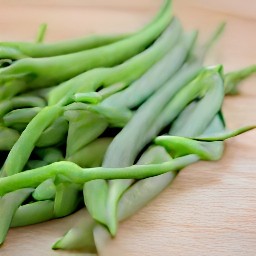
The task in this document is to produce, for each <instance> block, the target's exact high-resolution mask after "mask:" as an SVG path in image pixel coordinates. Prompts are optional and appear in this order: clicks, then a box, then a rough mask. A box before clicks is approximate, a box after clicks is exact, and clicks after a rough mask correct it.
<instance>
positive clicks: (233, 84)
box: [225, 65, 256, 94]
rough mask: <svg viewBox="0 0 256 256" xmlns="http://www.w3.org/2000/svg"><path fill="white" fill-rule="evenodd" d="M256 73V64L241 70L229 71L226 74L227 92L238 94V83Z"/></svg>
mask: <svg viewBox="0 0 256 256" xmlns="http://www.w3.org/2000/svg"><path fill="white" fill-rule="evenodd" d="M253 74H256V65H251V66H249V67H246V68H243V69H241V70H237V71H233V72H229V73H227V74H226V75H225V93H226V94H237V93H238V90H237V87H238V85H239V84H240V83H241V82H242V81H243V80H245V79H246V78H248V77H250V76H251V75H253Z"/></svg>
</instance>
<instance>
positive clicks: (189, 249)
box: [0, 0, 256, 256]
mask: <svg viewBox="0 0 256 256" xmlns="http://www.w3.org/2000/svg"><path fill="white" fill-rule="evenodd" d="M160 4H161V1H153V0H141V1H135V0H130V1H118V0H107V1H103V0H97V1H93V0H85V1H82V0H76V1H71V0H63V1H60V0H59V1H50V0H47V1H36V2H35V1H32V0H26V1H25V0H23V1H18V0H10V1H9V0H8V1H7V0H0V40H33V38H34V35H35V33H36V29H37V26H38V25H39V24H40V23H41V22H48V23H49V33H48V35H47V38H48V40H49V41H53V40H57V39H62V38H69V37H74V36H79V35H83V34H86V33H92V32H93V33H95V32H96V33H98V32H104V33H109V32H125V31H133V30H135V29H136V28H139V27H140V26H142V25H143V24H145V23H146V22H147V21H148V20H149V19H150V18H151V17H152V16H153V14H154V12H155V11H156V8H158V7H159V5H160ZM255 9H256V8H255V2H254V1H251V0H243V1H242V0H241V1H240V0H236V1H232V0H226V1H221V0H215V1H207V0H192V1H189V0H180V1H176V2H175V13H176V14H177V15H178V16H179V17H180V19H181V20H182V22H183V24H184V26H185V27H186V28H187V29H193V28H199V29H200V31H201V34H202V35H203V36H202V40H203V39H205V38H206V37H207V35H209V34H210V32H211V31H212V30H213V29H214V27H215V26H216V25H217V24H218V23H219V22H220V21H222V20H226V21H227V23H228V27H227V31H226V33H225V36H224V37H223V39H222V40H221V42H220V43H219V45H218V46H217V47H216V48H215V51H214V53H213V54H211V56H210V57H209V58H208V60H207V63H208V64H213V63H222V64H224V66H225V69H226V70H232V69H235V68H240V67H243V66H246V65H249V64H253V63H254V64H255V62H256V61H255V60H256V50H255V46H256V32H255V31H256V29H255V28H256V14H255ZM241 88H242V89H241V95H239V96H236V97H227V98H226V99H225V104H224V112H225V115H226V119H227V123H228V125H229V127H231V128H235V127H239V126H241V125H246V124H255V123H256V104H255V101H256V79H255V77H254V78H252V79H250V80H248V81H247V82H245V83H244V84H243V86H242V87H241ZM255 135H256V132H255V131H252V132H249V133H247V134H244V135H241V136H239V137H237V138H234V139H232V140H230V141H228V142H227V143H226V150H225V154H224V157H223V159H222V160H221V161H219V162H214V163H208V162H200V163H197V164H195V165H193V166H191V167H189V168H186V169H185V170H184V171H183V172H181V173H180V175H179V176H178V177H177V179H176V180H175V181H174V182H173V184H172V185H171V186H170V187H169V188H168V189H166V190H165V191H164V192H163V193H162V194H161V195H160V196H159V197H158V198H157V199H156V200H154V201H153V202H152V203H150V204H149V205H148V206H147V207H145V208H144V209H143V210H141V211H140V212H139V213H138V214H136V215H134V216H133V217H132V218H130V219H129V220H127V221H125V222H124V223H122V224H121V225H120V229H119V233H118V236H117V237H116V238H115V239H114V240H113V241H111V242H110V243H109V244H108V245H107V247H106V250H105V251H104V253H102V255H103V256H106V255H111V256H115V255H121V256H126V255H127V256H128V255H129V256H137V255H144V256H151V255H155V256H156V255H157V256H165V255H166V256H168V255H175V256H179V255H180V256H196V255H200V256H203V255H210V256H215V255H216V256H217V255H218V256H219V255H224V256H229V255H233V256H243V255H244V256H254V255H255V254H256V243H255V240H256V214H255V209H256V189H255V188H256V168H255V166H256V158H255V155H256V145H255ZM80 214H85V213H84V212H78V213H76V214H74V215H72V216H69V217H67V218H64V219H59V220H54V221H50V222H47V223H43V224H39V225H34V226H30V227H25V228H16V229H12V230H10V232H9V234H8V238H7V240H6V243H5V244H4V246H3V247H2V248H1V249H0V255H1V256H30V255H31V256H32V255H37V256H48V255H71V254H66V253H64V252H54V251H51V249H50V247H51V244H52V243H53V242H54V241H55V240H56V238H57V237H59V236H61V235H62V234H63V233H64V232H65V231H66V230H68V228H69V227H71V226H72V224H73V223H74V222H75V220H76V219H77V218H79V215H80ZM72 255H80V254H77V253H76V254H72ZM81 255H82V254H81Z"/></svg>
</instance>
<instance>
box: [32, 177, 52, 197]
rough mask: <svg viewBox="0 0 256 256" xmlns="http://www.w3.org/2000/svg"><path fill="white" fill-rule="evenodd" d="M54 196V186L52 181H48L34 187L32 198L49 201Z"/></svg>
mask: <svg viewBox="0 0 256 256" xmlns="http://www.w3.org/2000/svg"><path fill="white" fill-rule="evenodd" d="M55 195H56V186H55V184H54V180H53V179H48V180H45V181H44V182H42V183H41V184H40V185H39V186H37V187H36V189H35V191H34V192H33V194H32V196H33V198H34V199H35V200H37V201H41V200H51V199H54V198H55Z"/></svg>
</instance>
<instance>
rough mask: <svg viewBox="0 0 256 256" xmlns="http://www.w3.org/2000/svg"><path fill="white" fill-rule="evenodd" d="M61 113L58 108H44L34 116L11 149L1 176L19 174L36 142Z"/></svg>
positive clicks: (61, 110) (61, 109) (60, 109)
mask: <svg viewBox="0 0 256 256" xmlns="http://www.w3.org/2000/svg"><path fill="white" fill-rule="evenodd" d="M62 112H63V108H61V107H59V106H52V107H46V108H44V109H43V110H42V111H40V112H39V114H38V115H36V116H35V117H34V118H33V119H32V121H31V122H30V123H29V124H28V125H27V127H26V129H25V130H24V131H23V133H22V136H20V137H19V139H18V140H17V142H16V143H15V145H14V146H13V147H12V149H11V151H10V153H9V155H8V157H7V159H6V161H5V164H4V167H3V171H2V173H1V174H2V176H6V175H12V174H15V173H18V172H20V171H21V170H22V169H23V167H24V166H25V164H26V162H27V160H28V159H29V156H30V154H31V152H32V150H33V149H34V146H35V144H36V141H37V140H38V138H39V137H40V135H41V134H42V132H43V131H44V130H45V128H47V127H48V126H49V125H50V124H51V123H52V122H53V121H54V120H56V119H57V117H59V116H60V115H61V114H62Z"/></svg>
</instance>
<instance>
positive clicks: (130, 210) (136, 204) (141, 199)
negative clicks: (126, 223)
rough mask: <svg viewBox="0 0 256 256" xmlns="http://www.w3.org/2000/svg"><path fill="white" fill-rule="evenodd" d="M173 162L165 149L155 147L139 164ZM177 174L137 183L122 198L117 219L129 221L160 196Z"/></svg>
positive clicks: (145, 154) (164, 175)
mask: <svg viewBox="0 0 256 256" xmlns="http://www.w3.org/2000/svg"><path fill="white" fill-rule="evenodd" d="M166 161H171V157H170V155H169V154H168V153H167V152H166V151H165V149H164V148H162V147H159V146H153V147H151V148H149V149H148V150H147V151H146V152H144V153H143V155H142V156H141V158H140V160H139V161H138V163H137V164H153V163H162V162H166ZM175 176H176V173H175V172H168V173H165V174H162V175H159V176H156V177H150V178H146V179H143V180H140V181H137V182H136V183H135V184H134V185H132V186H131V187H130V188H129V189H128V190H127V191H126V192H124V194H123V195H122V197H121V198H120V201H119V203H118V208H117V209H118V210H117V218H118V220H119V221H122V220H124V219H127V218H128V217H130V216H131V215H133V214H134V213H135V212H137V211H138V210H139V209H141V208H142V207H143V206H145V205H146V204H147V203H148V202H149V201H150V200H152V199H153V198H154V197H155V196H156V195H158V194H159V193H160V192H161V191H162V190H163V189H164V188H165V187H166V186H167V185H168V184H170V182H171V181H172V180H173V179H174V178H175Z"/></svg>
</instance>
